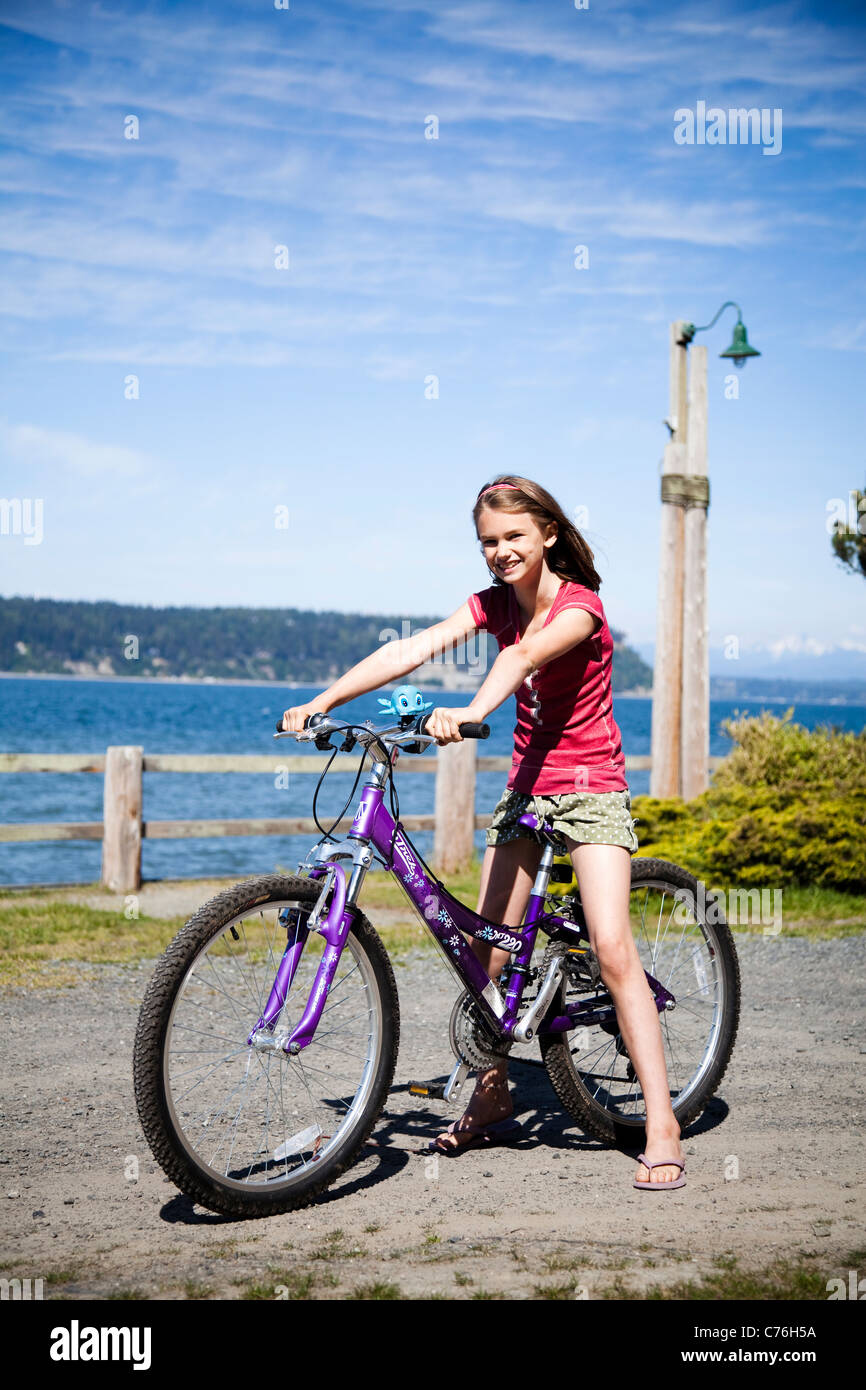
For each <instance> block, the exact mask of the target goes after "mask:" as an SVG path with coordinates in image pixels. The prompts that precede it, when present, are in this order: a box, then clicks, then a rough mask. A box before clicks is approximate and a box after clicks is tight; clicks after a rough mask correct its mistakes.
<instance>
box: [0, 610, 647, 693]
mask: <svg viewBox="0 0 866 1390" xmlns="http://www.w3.org/2000/svg"><path fill="white" fill-rule="evenodd" d="M438 621H440V619H438V618H435V617H424V616H418V617H413V618H412V619H411V631H412V632H417V631H419V630H420V629H422V628H425V627H429V626H430V625H431V624H432V623H435V622H438ZM388 630H390V631H391V632H392V633H395V632H396V633H397V634H398V635H401V636H402V635H403V634H404V632H408V631H409V630H410V629H409V628H408V626H407V625H406V618H405V615H402V614H401V615H399V616H395V615H394V614H382V615H370V614H364V613H331V612H326V613H316V612H313V611H310V610H304V609H299V608H151V607H141V606H135V605H132V604H121V603H108V602H95V603H93V602H65V601H63V600H59V599H33V598H4V599H0V670H3V671H8V672H19V673H21V674H25V673H27V672H34V673H52V674H63V673H66V672H75V673H78V674H82V675H86V674H91V673H92V674H98V675H106V676H110V675H116V676H152V677H154V678H158V677H160V676H163V677H164V676H175V677H176V676H186V677H193V678H203V677H211V678H214V679H224V680H225V679H247V680H274V681H286V682H296V683H298V684H301V685H307V684H309V685H318V684H320V683H324V682H326V681H329V680H332V679H333V678H334V677H335V676H337V675H340V674H341V673H342V672H343V671H345V670H347V669H348V667H350V666H352V665H354V663H355V662H357V661H360V660H361V659H362V658H363V657H365V656H367V655H368V654H369V653H370V652H371V651H373V650H375V648H376V647H377V646H380V645H381V644H382V642H383V641H386V640H388V639H387V636H386V635H384V634H386V633H387V632H388ZM611 632H612V636H613V638H614V642H615V644H616V650H615V655H614V674H613V685H614V689H615V690H627V689H633V688H635V687H636V686H644V687H648V686H649V685H650V684H651V682H652V670H651V668H650V667H649V666H647V664H646V662H644V661H643V660H642V659H641V658H640V657H639V656H638V655H637V653H636V652H633V651H631V650H629V648H628V647H625V646H623V645H622V634H621V633H619V632H614V631H613V629H611ZM478 643H479V644H481V645H480V646H478V645H476V646H475V647H474V649H473V650H472V652H471V653H470V654H471V656H472V660H471V661H470V662H467V661H466V659H465V655H464V658H463V659H461V652H460V651H458V652H455V653H454V654H453V656H450V657H449V660H448V662H447V663H446V664H440V665H439V667H438V671H439V672H442V673H443V680H444V683H446V684H447V683H449V675H448V674H447V673H449V672H453V671H457V672H463V673H465V672H467V671H469V672H471V671H472V670H473V669H475V670H478V671H479V674H480V673H481V672H483V670H485V669H486V670H489V669H490V666H491V665H492V663H493V660H494V659H495V656H496V652H497V645H496V642H495V640H494V639H493V638H492V637H490V636H489V635H488V634H486V633H482V634H480V636H479V639H478ZM484 643H486V644H487V652H486V661H485V660H484V659H481V660H479V657H481V656H483V654H484V645H483V644H484ZM440 660H441V659H440ZM435 679H436V674H433V675H432V678H431V679H430V681H429V683H431V684H432V683H433V682H434V681H435ZM426 681H427V672H425V682H426Z"/></svg>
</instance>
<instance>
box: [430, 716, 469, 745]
mask: <svg viewBox="0 0 866 1390" xmlns="http://www.w3.org/2000/svg"><path fill="white" fill-rule="evenodd" d="M471 718H472V716H471V715H469V714H467V713H466V710H465V709H439V708H438V707H437V708H436V709H433V710H431V711H430V713H429V714H428V716H427V723H426V724H425V725H424V732H425V734H433V736H434V738H435V739H436V742H437V743H438V744H439V746H440V748H441V747H443V746H444V745H445V744H446V743H462V742H463V735H462V734H461V732H460V725H461V724H466V723H467V722H468V721H469V720H470V719H471Z"/></svg>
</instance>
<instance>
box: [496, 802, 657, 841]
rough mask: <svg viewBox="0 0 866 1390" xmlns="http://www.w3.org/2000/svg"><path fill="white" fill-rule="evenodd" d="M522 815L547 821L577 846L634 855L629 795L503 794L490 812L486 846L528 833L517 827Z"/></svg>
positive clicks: (635, 836) (635, 838) (514, 838)
mask: <svg viewBox="0 0 866 1390" xmlns="http://www.w3.org/2000/svg"><path fill="white" fill-rule="evenodd" d="M525 811H534V812H535V814H536V815H537V816H546V817H549V818H550V819H551V820H552V822H553V828H554V830H558V831H559V832H560V834H562V835H568V836H569V838H570V839H572V840H576V841H577V842H578V844H592V845H622V846H623V848H624V849H627V850H628V852H629V854H637V850H638V842H637V835H636V834H635V830H634V821H633V820H632V818H631V793H630V792H627V791H622V792H568V793H563V794H562V795H561V796H535V795H533V794H532V793H529V792H516V791H508V790H506V791H505V792H504V793H503V795H502V796H501V797H500V799H499V801H498V802H497V804H496V806H495V807H494V811H493V819H492V820H491V822H490V825H489V826H488V828H487V843H488V845H502V844H507V842H508V841H509V840H516V839H517V838H518V837H519V836H521V835H529V832H528V831H526V830H524V828H523V827H522V826H520V825H518V824H517V821H518V818H519V817H520V816H522V815H523V814H524V812H525Z"/></svg>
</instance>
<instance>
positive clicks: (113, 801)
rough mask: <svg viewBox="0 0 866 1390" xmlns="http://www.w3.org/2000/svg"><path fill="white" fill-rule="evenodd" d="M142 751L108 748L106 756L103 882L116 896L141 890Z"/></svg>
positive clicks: (137, 749) (128, 748)
mask: <svg viewBox="0 0 866 1390" xmlns="http://www.w3.org/2000/svg"><path fill="white" fill-rule="evenodd" d="M142 769H143V757H142V749H141V748H134V747H125V748H124V747H114V748H109V749H108V750H107V752H106V754H105V792H104V801H103V823H104V832H103V838H102V882H103V884H104V885H105V887H106V888H111V889H112V890H113V891H114V892H115V893H132V892H135V891H137V890H138V889H139V888H140V887H141V835H142V815H141V810H142V803H141V780H142Z"/></svg>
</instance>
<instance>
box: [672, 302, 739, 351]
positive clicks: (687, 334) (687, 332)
mask: <svg viewBox="0 0 866 1390" xmlns="http://www.w3.org/2000/svg"><path fill="white" fill-rule="evenodd" d="M726 309H736V311H737V323H742V322H743V311H742V309H741V308H740V306H739V304H737V303H735V302H734V300H733V299H726V300H725V302H724V304H723V305H722V307H721V309H719V311H718V313H717V314H716V316H715V318H712V319H710V321H709V323H702V324H701V326H700V327H699V328H696V327H695V325H694V324H693V323H684V324H683V336H682V341H683V342H684V343H690V342H691V341H692V338H693V337H694V336H695V334H696V333H705V332H706V330H707V329H708V328H712V327H713V325H714V324H715V323H717V322H718V320H719V318H720V317H721V315H722V314H723V313H724V312H725V310H726Z"/></svg>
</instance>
